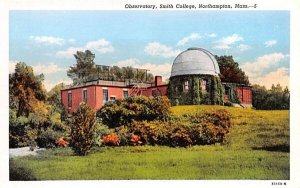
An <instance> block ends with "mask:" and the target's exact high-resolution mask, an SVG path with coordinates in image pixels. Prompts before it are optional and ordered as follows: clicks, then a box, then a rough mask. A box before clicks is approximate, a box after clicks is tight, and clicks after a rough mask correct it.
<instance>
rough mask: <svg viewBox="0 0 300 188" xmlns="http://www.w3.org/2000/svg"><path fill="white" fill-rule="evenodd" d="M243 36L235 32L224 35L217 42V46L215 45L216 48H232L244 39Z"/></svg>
mask: <svg viewBox="0 0 300 188" xmlns="http://www.w3.org/2000/svg"><path fill="white" fill-rule="evenodd" d="M242 40H243V37H241V36H239V35H238V34H233V35H231V36H228V37H223V38H222V39H221V40H219V41H217V42H216V46H214V48H215V49H221V50H228V49H230V48H232V45H234V44H235V43H236V42H239V41H242Z"/></svg>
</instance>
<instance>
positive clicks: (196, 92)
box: [167, 75, 224, 106]
mask: <svg viewBox="0 0 300 188" xmlns="http://www.w3.org/2000/svg"><path fill="white" fill-rule="evenodd" d="M202 81H205V82H206V86H205V87H206V88H205V89H202V87H201V82H202ZM186 82H187V83H188V90H184V88H183V85H184V83H186ZM167 95H168V97H169V99H170V101H171V104H172V105H173V106H174V105H191V104H221V105H222V104H223V96H224V89H223V86H222V83H221V80H220V78H219V77H215V76H212V75H181V76H174V77H171V78H170V82H169V85H168V90H167Z"/></svg>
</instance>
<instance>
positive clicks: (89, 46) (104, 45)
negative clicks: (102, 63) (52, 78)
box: [56, 39, 114, 58]
mask: <svg viewBox="0 0 300 188" xmlns="http://www.w3.org/2000/svg"><path fill="white" fill-rule="evenodd" d="M85 50H91V51H92V52H99V53H100V54H106V53H111V52H113V51H114V47H113V46H112V44H111V42H109V41H107V40H105V39H99V40H97V41H90V42H88V43H86V44H85V45H84V46H82V47H69V48H68V49H66V50H62V51H58V52H56V55H57V56H59V57H65V58H72V57H73V55H74V54H75V53H76V52H77V51H85Z"/></svg>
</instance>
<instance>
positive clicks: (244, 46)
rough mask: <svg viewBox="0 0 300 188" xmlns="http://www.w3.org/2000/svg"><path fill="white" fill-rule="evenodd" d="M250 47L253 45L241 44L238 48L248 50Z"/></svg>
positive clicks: (242, 50)
mask: <svg viewBox="0 0 300 188" xmlns="http://www.w3.org/2000/svg"><path fill="white" fill-rule="evenodd" d="M250 48H251V46H249V45H246V44H240V45H239V46H238V49H239V50H240V51H241V52H244V51H247V50H249V49H250Z"/></svg>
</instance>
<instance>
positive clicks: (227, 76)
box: [215, 56, 250, 85]
mask: <svg viewBox="0 0 300 188" xmlns="http://www.w3.org/2000/svg"><path fill="white" fill-rule="evenodd" d="M215 57H216V60H217V62H218V64H219V67H220V73H221V75H220V77H221V80H222V82H226V83H238V84H246V85H249V83H250V82H249V79H248V76H247V75H246V74H245V72H244V71H243V70H242V69H241V68H239V64H238V63H237V62H235V61H234V59H233V57H232V56H215Z"/></svg>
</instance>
